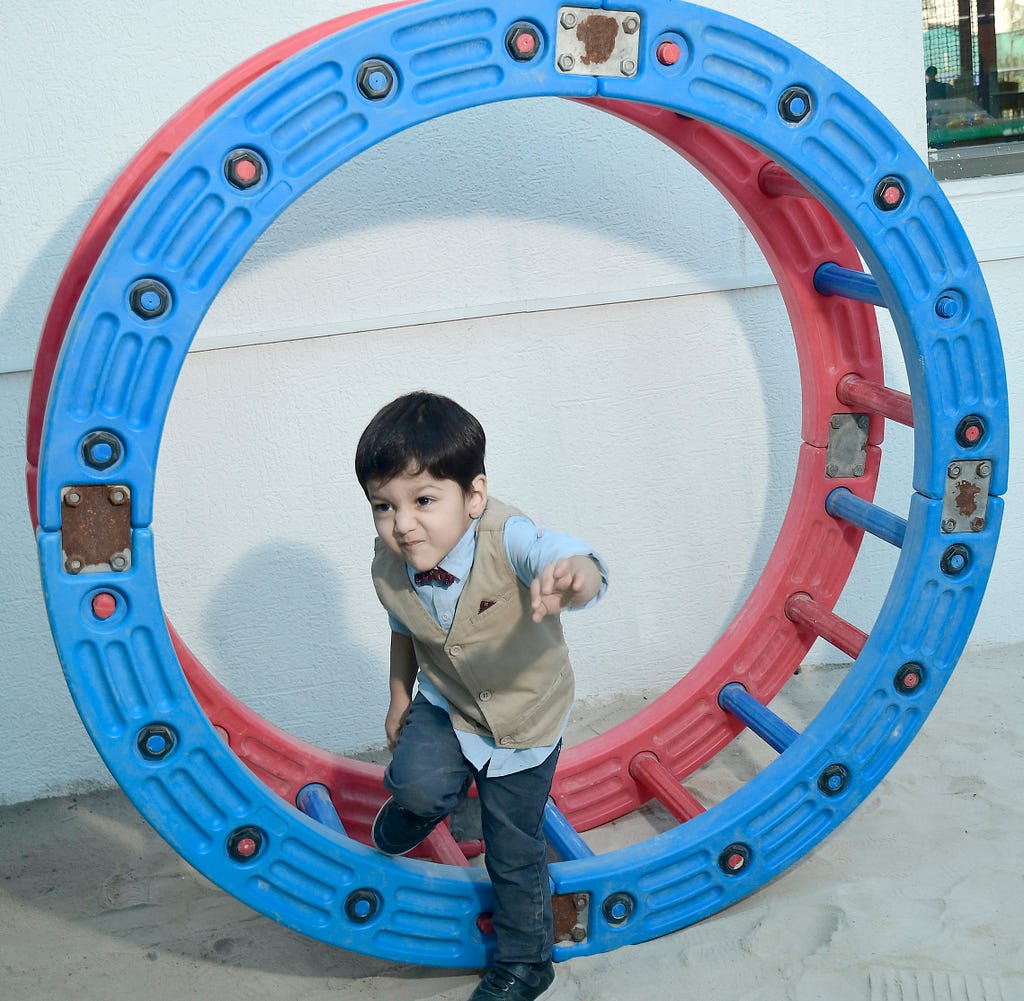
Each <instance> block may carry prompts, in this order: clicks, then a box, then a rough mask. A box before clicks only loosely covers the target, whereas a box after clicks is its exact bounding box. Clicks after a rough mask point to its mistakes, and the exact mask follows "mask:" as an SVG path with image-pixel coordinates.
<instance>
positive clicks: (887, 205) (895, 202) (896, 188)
mask: <svg viewBox="0 0 1024 1001" xmlns="http://www.w3.org/2000/svg"><path fill="white" fill-rule="evenodd" d="M906 197H907V189H906V187H904V184H903V182H902V181H901V180H900V179H899V178H898V177H892V176H890V177H883V178H882V179H881V180H880V181H879V182H878V184H877V185H875V205H876V206H878V208H880V209H881V210H882V211H883V212H892V211H893V210H894V209H898V208H899V207H900V206H901V205H902V204H903V202H904V200H905V199H906Z"/></svg>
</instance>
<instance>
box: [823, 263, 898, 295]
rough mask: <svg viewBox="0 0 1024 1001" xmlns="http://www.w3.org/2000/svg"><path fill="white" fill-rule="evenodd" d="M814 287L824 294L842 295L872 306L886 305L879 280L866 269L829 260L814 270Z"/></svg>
mask: <svg viewBox="0 0 1024 1001" xmlns="http://www.w3.org/2000/svg"><path fill="white" fill-rule="evenodd" d="M814 287H815V288H816V289H817V290H818V291H819V292H820V293H821V294H822V295H841V296H845V297H846V298H847V299H856V300H857V301H858V302H869V303H871V305H872V306H884V305H885V300H884V299H883V298H882V291H881V289H879V287H878V282H876V281H875V279H874V278H872V277H871V275H869V274H867V273H866V272H864V271H854V270H853V269H852V268H844V267H841V266H840V265H838V264H833V263H832V262H831V261H829V262H828V263H827V264H822V265H821V267H819V268H818V270H817V271H815V272H814Z"/></svg>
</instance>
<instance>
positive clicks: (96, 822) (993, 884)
mask: <svg viewBox="0 0 1024 1001" xmlns="http://www.w3.org/2000/svg"><path fill="white" fill-rule="evenodd" d="M841 670H842V669H841V668H838V667H837V668H832V669H828V668H811V669H805V670H804V671H802V672H801V673H800V674H799V675H798V676H797V678H795V679H794V680H793V682H791V683H790V684H789V685H787V687H786V690H785V691H784V692H783V695H782V696H780V700H779V701H777V702H776V703H774V704H773V707H775V708H778V709H780V713H781V714H783V715H785V716H787V718H789V720H790V722H792V723H793V724H794V725H797V726H799V725H800V722H801V721H803V722H806V720H807V719H809V718H811V717H812V716H813V715H814V712H815V711H816V708H815V707H816V706H818V705H820V704H822V703H823V702H824V700H825V699H826V698H827V697H828V694H829V692H830V691H831V690H832V689H833V688H834V687H835V684H836V683H837V681H838V675H839V673H840V672H841ZM647 694H648V693H633V695H631V696H630V697H629V698H618V699H615V700H611V701H609V702H607V703H603V704H599V703H595V704H590V705H584V706H582V707H581V710H580V711H579V712H578V714H577V720H576V724H575V727H574V731H573V733H574V735H575V738H576V739H580V738H582V737H583V736H586V735H588V734H589V733H590V732H593V731H600V730H601V729H603V728H604V727H605V726H607V725H608V723H609V721H610V720H612V719H614V718H616V717H617V716H621V715H623V714H629V713H630V712H631V711H632V710H633V709H634V708H635V707H637V706H638V705H640V704H642V702H643V701H644V698H645V695H647ZM1022 710H1024V648H1022V647H1000V648H971V649H969V650H968V652H967V654H966V655H965V656H964V658H963V660H962V662H961V664H960V666H959V667H958V668H957V671H956V673H955V675H954V677H953V679H952V681H951V682H950V685H949V687H948V688H947V690H946V692H945V693H944V694H943V696H942V699H941V700H940V701H939V704H938V706H937V708H936V709H935V711H934V712H933V713H932V714H931V716H930V717H929V719H928V721H927V723H926V724H925V727H924V730H923V731H922V733H921V734H920V735H919V736H918V738H917V739H916V741H915V742H914V744H913V745H912V746H911V748H910V749H909V751H908V752H907V753H906V754H905V755H904V756H903V757H902V758H901V759H900V761H899V762H898V763H897V764H896V766H895V768H894V769H893V771H892V772H891V773H890V774H889V776H888V777H887V778H886V779H885V781H884V782H883V783H882V784H881V785H880V786H879V787H878V788H877V789H876V790H875V791H874V792H873V793H872V794H871V796H870V797H869V798H868V799H867V801H866V802H865V803H864V804H863V805H862V806H861V807H860V809H859V810H858V811H857V812H856V813H855V814H854V816H853V817H852V818H851V819H850V820H848V821H847V822H846V823H845V824H844V825H843V826H841V827H840V828H839V829H838V830H837V831H835V832H834V833H833V834H832V835H831V836H830V837H829V838H827V839H826V840H825V841H824V842H823V843H822V844H820V845H819V846H818V847H817V848H816V849H815V850H814V851H812V852H811V853H809V854H808V855H807V856H805V857H804V858H803V859H802V860H801V861H800V862H798V863H797V864H796V865H795V866H794V867H793V868H792V869H790V870H789V871H788V872H787V873H786V874H785V875H783V876H782V877H781V878H779V879H777V880H776V881H775V882H773V883H772V884H771V885H769V886H767V887H765V888H763V889H761V890H760V891H758V892H757V893H756V894H754V895H752V896H751V897H748V898H747V899H746V900H744V901H741V902H740V903H738V904H736V905H735V906H733V907H732V908H730V909H728V910H727V911H723V912H721V913H719V914H717V915H714V916H713V917H711V918H709V919H708V920H706V921H704V922H702V923H701V924H699V925H697V926H694V927H692V928H688V929H683V930H681V931H679V932H676V933H674V934H672V935H668V936H665V937H664V938H661V939H658V940H656V941H652V942H647V943H644V944H642V945H639V946H633V947H628V948H625V949H621V950H618V951H617V952H614V953H611V954H608V955H602V956H594V957H587V958H583V959H574V960H571V961H568V962H565V963H561V964H559V966H558V968H557V969H558V974H559V979H558V982H557V985H556V988H555V991H554V994H553V997H552V1001H592V999H593V1001H596V999H610V1001H613V999H638V1001H640V999H643V1001H647V999H651V998H654V999H663V998H666V999H667V998H671V999H680V1001H682V999H688V998H694V999H698V998H699V999H710V998H714V999H716V1001H817V999H822V1001H825V999H827V1001H1024V944H1022V940H1024V931H1022V930H1024V874H1022V870H1024V864H1022V846H1024V805H1022V793H1024V782H1022V775H1024V731H1022V726H1021V718H1022V715H1024V712H1022ZM764 753H765V749H762V748H760V746H759V745H757V746H755V745H754V744H751V743H747V744H744V743H743V741H742V740H741V741H739V742H737V744H735V745H733V746H732V747H731V748H730V749H729V750H728V751H726V752H724V754H723V755H720V756H719V759H716V761H715V762H714V763H713V764H712V765H711V766H709V767H708V769H707V770H706V771H705V772H704V773H702V774H701V775H699V776H698V777H697V778H696V779H695V780H694V785H692V786H691V788H693V789H694V791H695V792H697V793H698V795H701V796H702V797H708V796H714V795H716V794H717V792H718V791H720V790H725V789H726V787H727V785H728V783H729V782H730V781H731V782H733V783H734V784H735V783H736V782H737V781H743V777H744V775H745V774H746V773H750V772H752V771H754V770H756V769H757V768H758V767H761V766H762V764H763V763H764V760H766V759H764V757H763V756H764ZM768 753H770V752H768ZM665 822H666V820H665V818H664V817H663V816H661V815H659V812H658V810H656V809H647V810H644V811H641V812H639V813H637V814H634V815H633V816H632V817H631V818H629V819H628V820H625V821H622V822H620V823H618V824H616V825H614V826H613V827H612V828H611V829H604V830H601V831H598V832H594V833H593V834H588V835H587V837H588V840H589V841H590V843H591V846H592V847H593V848H595V850H598V851H601V850H603V849H605V848H608V847H611V846H612V845H619V844H622V843H624V842H625V841H627V840H629V839H631V838H632V839H639V838H644V837H646V836H648V835H649V834H650V833H651V831H652V830H655V829H658V828H659V827H660V826H664V823H665ZM476 982H477V977H476V975H475V974H474V973H472V972H467V971H460V970H433V969H423V968H419V967H411V966H404V965H402V964H399V963H393V962H386V961H382V960H377V959H373V958H369V957H366V956H362V955H359V954H354V953H348V952H344V951H341V950H338V949H334V948H331V947H329V946H325V945H322V944H320V943H319V942H315V941H311V940H308V939H305V938H302V937H301V936H299V935H297V934H295V933H293V932H291V931H289V930H288V929H286V928H283V927H281V926H279V925H276V924H274V923H273V922H271V921H269V920H268V919H266V918H264V917H262V916H260V915H258V914H256V913H254V912H252V911H250V910H249V909H248V908H246V907H245V906H243V905H242V904H240V903H238V902H237V901H236V900H235V899H234V898H232V897H229V896H228V895H226V894H225V893H223V892H222V891H221V890H220V889H218V888H217V887H216V886H214V885H213V884H211V883H209V882H208V881H207V880H206V879H204V878H203V877H202V876H200V875H198V874H197V873H196V872H194V871H193V870H192V869H191V868H190V867H189V866H188V865H186V864H185V863H184V862H183V861H182V860H181V859H180V858H179V857H178V856H177V855H176V854H175V853H173V852H172V851H171V850H170V849H169V848H168V847H167V846H166V845H165V844H164V842H163V841H162V840H161V839H160V838H159V837H158V836H157V835H156V834H155V833H154V832H153V831H152V830H151V829H150V828H149V827H148V825H147V824H146V823H145V822H144V821H143V820H142V819H141V818H140V817H139V815H138V814H137V813H136V812H135V809H134V807H133V806H132V805H131V803H130V802H129V801H128V800H127V799H126V798H125V796H124V795H123V794H122V793H121V792H120V791H119V790H115V791H111V792H104V793H97V794H91V795H88V796H80V797H67V798H62V799H51V800H40V801H36V802H32V803H24V804H20V805H17V806H10V807H5V808H3V809H0V999H2V1001H63V999H74V1001H93V999H95V1001H100V999H102V1001H111V999H118V1001H119V999H142V998H145V999H151V1001H178V999H185V998H215V999H217V1001H243V999H244V1001H270V999H273V1001H285V999H287V1001H327V999H334V998H338V997H342V998H344V997H349V998H353V999H359V1001H413V999H444V1001H460V999H462V998H465V997H468V995H469V994H470V992H471V991H472V989H473V987H474V985H475V984H476Z"/></svg>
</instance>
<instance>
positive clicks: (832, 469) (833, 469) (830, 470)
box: [825, 462, 839, 476]
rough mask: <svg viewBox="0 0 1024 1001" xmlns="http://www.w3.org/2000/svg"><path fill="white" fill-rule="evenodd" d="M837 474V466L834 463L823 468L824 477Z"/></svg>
mask: <svg viewBox="0 0 1024 1001" xmlns="http://www.w3.org/2000/svg"><path fill="white" fill-rule="evenodd" d="M838 472H839V466H838V465H836V463H834V462H830V463H829V464H828V465H827V466H826V467H825V475H826V476H835V475H836V474H837V473H838Z"/></svg>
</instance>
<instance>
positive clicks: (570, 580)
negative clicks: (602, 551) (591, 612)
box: [530, 556, 604, 622]
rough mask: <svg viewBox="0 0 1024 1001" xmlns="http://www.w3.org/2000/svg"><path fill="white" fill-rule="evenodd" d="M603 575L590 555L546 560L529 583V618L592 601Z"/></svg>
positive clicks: (538, 617)
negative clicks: (531, 614) (547, 561)
mask: <svg viewBox="0 0 1024 1001" xmlns="http://www.w3.org/2000/svg"><path fill="white" fill-rule="evenodd" d="M603 582H604V578H603V576H602V574H601V570H600V568H599V567H598V565H597V562H596V561H595V560H594V559H593V558H592V557H590V556H564V557H562V558H561V559H560V560H556V561H555V562H554V563H549V564H548V565H547V566H546V567H544V569H543V570H542V571H541V573H540V575H539V576H537V577H535V578H534V579H533V582H532V583H531V584H530V604H531V607H532V609H533V621H534V622H540V620H541V619H543V618H544V616H546V615H557V614H558V613H559V612H560V611H561V610H562V609H563V608H579V607H581V606H582V605H586V604H587V603H588V602H590V601H592V600H593V599H594V598H595V597H596V596H597V593H598V592H599V591H600V590H601V585H602V583H603Z"/></svg>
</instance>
